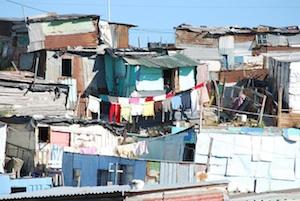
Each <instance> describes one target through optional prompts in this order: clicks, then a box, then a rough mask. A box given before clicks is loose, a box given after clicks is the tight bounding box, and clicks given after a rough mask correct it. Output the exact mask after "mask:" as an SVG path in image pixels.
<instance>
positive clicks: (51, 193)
mask: <svg viewBox="0 0 300 201" xmlns="http://www.w3.org/2000/svg"><path fill="white" fill-rule="evenodd" d="M130 189H131V188H130V186H129V185H124V186H118V185H114V186H101V187H100V186H92V187H67V186H63V187H55V188H51V189H48V190H42V191H35V192H26V193H14V194H10V195H2V196H0V200H13V199H26V198H47V197H62V196H78V195H98V194H109V193H123V192H125V191H129V190H130Z"/></svg>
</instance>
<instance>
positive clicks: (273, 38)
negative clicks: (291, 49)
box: [267, 34, 288, 46]
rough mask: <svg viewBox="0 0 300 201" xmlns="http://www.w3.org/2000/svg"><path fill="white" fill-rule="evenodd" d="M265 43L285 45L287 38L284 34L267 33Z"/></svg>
mask: <svg viewBox="0 0 300 201" xmlns="http://www.w3.org/2000/svg"><path fill="white" fill-rule="evenodd" d="M267 43H268V44H270V45H271V46H287V45H288V40H287V37H286V36H282V35H273V34H268V35H267Z"/></svg>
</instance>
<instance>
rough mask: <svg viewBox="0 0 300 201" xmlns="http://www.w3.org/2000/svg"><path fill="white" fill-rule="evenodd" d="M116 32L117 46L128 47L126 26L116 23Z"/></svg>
mask: <svg viewBox="0 0 300 201" xmlns="http://www.w3.org/2000/svg"><path fill="white" fill-rule="evenodd" d="M117 33H118V46H117V48H128V47H129V44H128V38H129V37H128V26H124V25H118V26H117Z"/></svg>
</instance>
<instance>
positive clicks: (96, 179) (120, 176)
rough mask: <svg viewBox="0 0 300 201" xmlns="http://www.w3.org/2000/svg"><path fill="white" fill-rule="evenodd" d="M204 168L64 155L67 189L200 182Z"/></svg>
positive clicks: (81, 155) (139, 160)
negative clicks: (136, 181) (140, 182)
mask: <svg viewBox="0 0 300 201" xmlns="http://www.w3.org/2000/svg"><path fill="white" fill-rule="evenodd" d="M204 170H205V166H204V165H201V164H195V163H188V162H168V161H160V160H144V159H126V158H121V157H113V156H101V155H83V154H77V153H68V152H64V155H63V174H64V181H65V185H67V186H106V185H112V184H113V185H128V184H130V183H131V181H132V180H134V179H138V180H142V181H144V182H145V184H146V185H150V186H153V185H154V186H157V185H158V186H159V185H177V184H191V183H197V182H200V178H199V177H198V176H197V175H199V174H200V173H201V172H203V171H204Z"/></svg>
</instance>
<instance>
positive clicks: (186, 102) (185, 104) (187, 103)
mask: <svg viewBox="0 0 300 201" xmlns="http://www.w3.org/2000/svg"><path fill="white" fill-rule="evenodd" d="M180 97H181V103H182V109H183V110H187V109H191V92H190V91H186V92H183V93H182V94H181V95H180Z"/></svg>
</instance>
